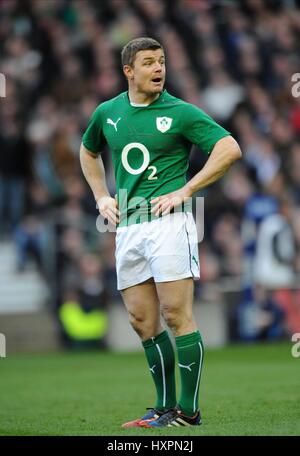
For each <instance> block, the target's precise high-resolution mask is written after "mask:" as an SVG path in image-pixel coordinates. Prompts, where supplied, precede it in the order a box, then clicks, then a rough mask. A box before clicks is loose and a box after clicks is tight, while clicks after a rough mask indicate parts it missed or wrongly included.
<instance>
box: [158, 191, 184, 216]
mask: <svg viewBox="0 0 300 456" xmlns="http://www.w3.org/2000/svg"><path fill="white" fill-rule="evenodd" d="M190 196H192V195H191V194H190V192H189V190H188V189H187V188H186V187H182V188H180V189H179V190H176V191H175V192H171V193H166V194H165V195H161V196H158V197H156V198H153V200H151V204H152V205H154V206H153V207H152V209H151V212H152V214H155V215H156V216H158V215H160V214H161V215H166V214H169V213H170V212H171V210H172V209H173V208H174V207H176V206H179V205H180V204H182V203H184V202H185V201H186V200H187V198H189V197H190Z"/></svg>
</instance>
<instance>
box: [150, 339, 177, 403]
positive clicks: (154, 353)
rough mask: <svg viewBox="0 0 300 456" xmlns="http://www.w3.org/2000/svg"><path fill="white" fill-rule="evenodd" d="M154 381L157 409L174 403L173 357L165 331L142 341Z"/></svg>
mask: <svg viewBox="0 0 300 456" xmlns="http://www.w3.org/2000/svg"><path fill="white" fill-rule="evenodd" d="M142 344H143V347H144V349H145V353H146V358H147V360H148V364H149V368H150V371H151V374H152V378H153V380H154V383H155V387H156V393H157V402H156V405H155V408H157V409H159V410H163V409H168V408H173V407H175V405H176V387H175V357H174V349H173V346H172V344H171V341H170V338H169V335H168V333H167V331H163V332H162V333H160V334H159V335H158V336H156V337H151V338H150V339H148V340H145V341H143V342H142Z"/></svg>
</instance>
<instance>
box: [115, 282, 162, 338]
mask: <svg viewBox="0 0 300 456" xmlns="http://www.w3.org/2000/svg"><path fill="white" fill-rule="evenodd" d="M121 294H122V298H123V301H124V304H125V307H126V309H127V312H128V315H129V321H130V324H131V326H132V327H133V329H134V330H135V331H136V333H137V334H138V335H139V337H140V339H141V340H142V341H144V340H147V339H150V338H151V337H154V336H157V335H158V334H160V333H161V332H162V331H163V327H162V325H161V321H160V310H159V300H158V296H157V291H156V287H155V283H154V281H153V279H149V280H147V281H146V282H143V283H140V284H138V285H135V286H133V287H129V288H126V289H125V290H123V291H122V292H121Z"/></svg>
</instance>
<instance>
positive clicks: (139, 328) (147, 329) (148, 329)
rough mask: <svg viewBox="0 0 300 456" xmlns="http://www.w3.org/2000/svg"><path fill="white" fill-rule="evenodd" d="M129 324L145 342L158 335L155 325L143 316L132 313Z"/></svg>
mask: <svg viewBox="0 0 300 456" xmlns="http://www.w3.org/2000/svg"><path fill="white" fill-rule="evenodd" d="M129 322H130V324H131V326H132V328H133V329H134V331H135V332H136V333H137V334H138V336H139V337H140V338H141V339H143V340H145V339H149V338H150V337H152V336H153V335H155V334H156V332H155V324H154V323H152V322H151V321H149V320H147V319H146V318H145V317H144V316H143V315H138V314H135V313H132V312H130V313H129Z"/></svg>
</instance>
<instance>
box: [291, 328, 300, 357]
mask: <svg viewBox="0 0 300 456" xmlns="http://www.w3.org/2000/svg"><path fill="white" fill-rule="evenodd" d="M292 342H296V343H295V345H293V346H292V356H293V357H294V358H300V333H295V334H293V335H292Z"/></svg>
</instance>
